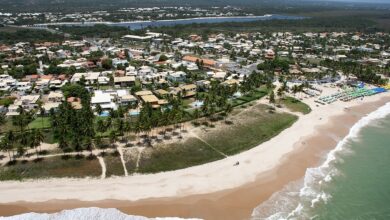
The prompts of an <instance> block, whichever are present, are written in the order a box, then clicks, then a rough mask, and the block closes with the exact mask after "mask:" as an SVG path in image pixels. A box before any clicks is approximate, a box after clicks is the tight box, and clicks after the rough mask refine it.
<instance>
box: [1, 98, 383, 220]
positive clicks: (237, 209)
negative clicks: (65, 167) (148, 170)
mask: <svg viewBox="0 0 390 220" xmlns="http://www.w3.org/2000/svg"><path fill="white" fill-rule="evenodd" d="M367 100H368V101H367ZM389 101H390V96H389V94H388V93H384V94H383V95H377V96H372V97H366V98H365V99H364V101H362V102H361V101H360V100H355V101H353V102H351V103H343V104H344V105H343V106H348V109H344V108H343V106H338V105H339V104H340V103H335V104H331V105H327V106H321V107H318V108H315V109H313V112H312V113H310V114H309V115H307V116H301V118H300V119H299V120H298V121H297V122H296V123H295V124H294V125H293V126H292V127H290V128H287V129H286V130H284V131H283V132H282V133H280V134H279V135H278V136H276V137H274V138H272V139H271V140H269V141H267V142H265V143H263V144H261V145H259V146H257V147H255V148H253V149H251V150H248V151H246V152H243V153H241V154H238V155H234V156H231V157H229V158H226V159H223V160H220V161H216V162H212V163H210V164H204V165H200V166H197V167H192V168H187V169H183V170H178V171H172V172H166V173H161V174H152V175H146V176H140V175H136V176H133V177H130V178H129V179H140V180H139V181H138V182H134V181H128V183H129V185H126V183H123V182H125V181H124V179H123V178H112V179H108V180H102V181H107V182H109V183H110V184H111V185H110V184H99V181H98V182H96V180H90V181H88V180H85V181H86V182H83V180H79V181H77V180H70V181H69V182H68V183H71V184H66V181H67V180H65V183H61V179H60V180H59V181H56V180H36V181H25V182H12V181H9V182H3V183H0V192H1V194H2V198H0V203H1V204H0V215H6V216H8V215H14V214H20V213H24V212H30V211H34V212H49V213H52V212H56V211H59V210H62V209H72V208H77V207H91V206H96V207H102V208H108V207H110V208H112V207H114V208H118V209H119V210H121V211H122V212H125V213H127V214H131V215H142V216H147V217H157V216H158V217H164V216H165V217H168V216H177V217H198V218H205V219H222V218H223V219H248V218H249V217H250V215H251V213H252V210H253V209H254V208H255V207H256V206H258V205H259V204H260V203H262V202H264V201H266V200H267V199H268V198H269V197H270V196H271V195H272V194H273V193H274V192H277V191H280V190H281V189H282V188H283V186H285V185H286V184H287V183H289V182H291V181H296V180H299V179H301V178H302V177H303V176H304V174H305V171H306V169H307V168H308V167H313V166H316V165H318V164H320V162H321V160H323V159H324V154H325V153H327V152H329V151H330V150H331V149H333V148H334V147H335V146H336V145H337V143H338V141H340V140H342V139H343V138H344V137H345V136H346V135H347V134H348V132H349V128H350V127H352V126H353V125H354V124H355V123H356V122H357V121H358V120H359V119H360V118H362V117H363V116H365V115H366V114H368V113H369V112H372V111H374V110H375V109H377V108H378V107H380V106H382V105H384V104H385V103H386V102H389ZM331 109H333V111H329V110H331ZM313 119H316V120H317V123H315V122H314V121H312V120H313ZM319 119H320V120H319ZM310 122H311V123H310ZM305 125H306V126H305ZM299 126H304V127H303V128H302V129H301V130H300V131H297V128H298V129H299ZM298 133H303V134H302V135H301V136H296V135H295V136H293V135H294V134H298ZM286 138H287V139H286ZM286 142H290V143H292V144H291V145H290V144H284V145H290V146H285V147H279V146H276V145H275V144H279V145H280V144H283V143H286ZM273 145H274V146H273ZM267 146H268V147H267ZM272 146H273V147H274V148H275V149H272V148H271V147H272ZM272 151H273V152H272ZM274 154H278V155H276V156H275V155H274ZM256 156H259V157H256ZM268 157H271V158H268ZM256 159H257V160H261V161H256ZM238 160H239V161H240V162H241V161H242V162H241V163H240V166H238V167H236V168H239V169H236V168H234V167H232V166H231V164H233V163H234V161H238ZM226 166H228V167H226ZM205 169H208V170H207V171H206V170H205ZM246 169H248V170H246ZM198 171H204V173H196V172H198ZM171 174H173V175H171ZM196 175H199V176H196ZM200 175H202V177H203V178H200ZM148 177H150V178H148ZM153 177H154V178H153ZM161 177H164V178H165V179H163V183H160V182H159V181H158V180H159V179H160V178H161ZM174 177H178V178H183V179H187V180H183V181H182V180H181V179H176V180H175V179H174ZM196 177H197V178H196ZM171 178H173V179H171ZM199 178H200V179H199ZM141 179H143V180H141ZM149 179H150V180H153V179H154V180H155V182H154V184H152V183H148V180H149ZM196 179H199V180H196ZM121 180H123V181H121ZM160 180H161V179H160ZM186 181H187V182H186ZM191 181H192V182H191ZM193 181H197V182H196V183H194V182H193ZM204 181H206V182H204ZM88 182H92V184H91V185H90V186H89V187H85V186H83V183H84V184H86V183H88ZM100 183H101V181H100ZM135 183H138V184H142V183H144V185H141V186H139V187H138V189H140V190H142V188H143V192H135V191H137V189H135V188H134V189H133V188H132V187H131V186H134V184H135ZM169 183H170V184H173V186H167V185H166V186H163V185H161V184H169ZM197 184H198V185H197ZM201 184H203V185H202V186H199V185H201ZM53 185H54V186H53ZM18 186H19V188H18ZM94 186H96V187H98V188H96V189H95V188H94ZM110 186H111V188H107V187H110ZM184 186H185V187H184ZM39 187H42V189H39ZM45 187H46V188H47V190H46V188H45ZM124 187H126V188H128V189H127V190H126V189H125V190H123V188H124ZM87 188H90V189H89V191H88V189H87ZM91 188H92V189H93V190H92V189H91ZM84 189H86V190H87V191H86V192H85V191H84V192H83V190H84ZM112 189H114V190H112ZM149 189H153V191H148V190H149ZM91 190H92V191H91ZM155 190H157V191H155ZM158 190H166V191H165V192H159V191H158ZM56 191H57V192H56ZM62 191H63V192H62ZM114 191H117V193H119V194H128V195H126V196H124V197H125V198H126V199H121V196H118V194H115V192H114ZM15 193H19V194H22V195H23V196H21V195H18V196H15ZM90 193H95V194H99V193H100V194H104V195H103V197H104V196H111V198H114V199H110V198H103V199H96V198H99V196H96V195H95V196H93V195H91V194H90ZM64 195H66V196H67V198H66V197H65V198H63V197H64ZM72 196H73V198H72ZM100 197H102V195H100ZM152 197H156V198H152ZM54 199H57V200H54ZM22 200H24V201H27V202H20V201H22ZM80 200H85V201H80ZM129 200H137V201H129ZM18 201H19V202H18ZM45 201H47V202H45Z"/></svg>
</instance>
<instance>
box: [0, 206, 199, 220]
mask: <svg viewBox="0 0 390 220" xmlns="http://www.w3.org/2000/svg"><path fill="white" fill-rule="evenodd" d="M37 219H39V220H74V219H77V220H91V219H93V220H108V219H115V220H181V219H183V218H177V217H164V218H159V217H158V218H146V217H143V216H135V215H127V214H125V213H123V212H121V211H119V210H118V209H114V208H109V209H103V208H96V207H92V208H78V209H71V210H63V211H61V212H56V213H53V214H47V213H26V214H21V215H15V216H10V217H0V220H37ZM191 220H195V219H191Z"/></svg>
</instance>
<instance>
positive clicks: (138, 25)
mask: <svg viewBox="0 0 390 220" xmlns="http://www.w3.org/2000/svg"><path fill="white" fill-rule="evenodd" d="M304 18H305V17H301V16H290V15H264V16H241V17H202V18H188V19H174V20H156V21H129V22H84V23H83V22H63V23H46V24H36V25H34V26H35V27H47V26H51V25H66V26H93V25H96V24H105V25H110V26H121V27H128V28H129V29H131V30H138V29H143V28H148V27H163V26H174V25H186V24H210V23H225V22H251V21H261V20H263V21H265V20H297V19H304Z"/></svg>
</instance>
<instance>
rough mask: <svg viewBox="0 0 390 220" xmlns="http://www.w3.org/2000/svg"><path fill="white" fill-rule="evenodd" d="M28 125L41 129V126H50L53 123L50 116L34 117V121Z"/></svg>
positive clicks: (31, 127)
mask: <svg viewBox="0 0 390 220" xmlns="http://www.w3.org/2000/svg"><path fill="white" fill-rule="evenodd" d="M28 127H29V128H30V129H33V128H36V129H41V128H50V127H51V123H50V118H49V117H43V118H42V117H37V118H36V119H34V121H32V122H30V124H28Z"/></svg>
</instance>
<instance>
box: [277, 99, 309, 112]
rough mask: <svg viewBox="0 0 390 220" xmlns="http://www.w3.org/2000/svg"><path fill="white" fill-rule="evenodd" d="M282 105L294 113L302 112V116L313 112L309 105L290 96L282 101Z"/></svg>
mask: <svg viewBox="0 0 390 220" xmlns="http://www.w3.org/2000/svg"><path fill="white" fill-rule="evenodd" d="M280 104H281V105H283V106H285V107H287V108H288V109H289V110H290V111H292V112H300V113H302V114H309V113H310V112H311V108H310V107H309V106H308V105H306V104H305V103H303V102H301V101H299V100H298V99H295V98H293V97H289V96H288V97H286V98H284V99H280Z"/></svg>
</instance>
